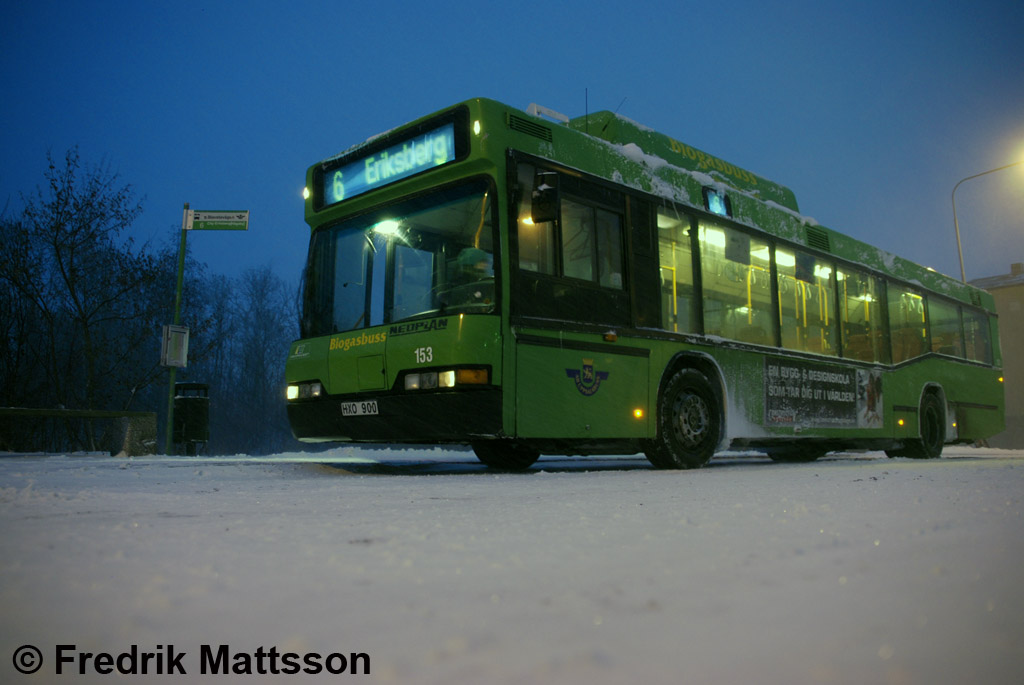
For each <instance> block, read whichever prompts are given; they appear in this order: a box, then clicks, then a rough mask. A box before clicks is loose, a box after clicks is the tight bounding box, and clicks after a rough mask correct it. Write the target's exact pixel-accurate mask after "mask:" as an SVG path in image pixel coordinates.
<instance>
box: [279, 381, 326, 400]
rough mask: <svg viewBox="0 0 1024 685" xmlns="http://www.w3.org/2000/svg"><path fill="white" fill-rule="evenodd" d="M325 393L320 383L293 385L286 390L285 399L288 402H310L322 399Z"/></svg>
mask: <svg viewBox="0 0 1024 685" xmlns="http://www.w3.org/2000/svg"><path fill="white" fill-rule="evenodd" d="M323 392H324V386H323V385H321V384H320V381H312V382H310V383H292V384H289V385H288V387H287V389H286V390H285V397H287V398H288V400H289V401H290V400H308V399H316V398H317V397H320V395H322V394H323Z"/></svg>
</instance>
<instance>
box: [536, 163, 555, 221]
mask: <svg viewBox="0 0 1024 685" xmlns="http://www.w3.org/2000/svg"><path fill="white" fill-rule="evenodd" d="M557 217H558V174H556V173H555V172H553V171H539V172H537V174H536V175H535V176H534V177H533V198H532V201H531V203H530V218H531V219H532V220H533V223H535V224H543V223H547V222H548V221H554V220H555V219H556V218H557Z"/></svg>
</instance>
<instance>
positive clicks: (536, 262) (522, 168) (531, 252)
mask: <svg viewBox="0 0 1024 685" xmlns="http://www.w3.org/2000/svg"><path fill="white" fill-rule="evenodd" d="M544 178H545V177H544V176H538V175H537V174H536V169H535V168H534V166H533V165H532V164H520V165H519V196H520V200H519V211H518V215H517V216H518V229H519V230H518V232H517V233H518V240H519V268H520V269H524V270H526V271H534V272H536V273H541V274H547V275H549V276H554V275H555V237H554V221H544V222H535V221H534V219H533V215H534V211H533V209H534V208H533V198H534V196H535V195H537V196H538V197H542V196H544V195H543V193H542V192H541V191H539V190H538V189H536V188H534V185H535V184H536V183H543V180H544Z"/></svg>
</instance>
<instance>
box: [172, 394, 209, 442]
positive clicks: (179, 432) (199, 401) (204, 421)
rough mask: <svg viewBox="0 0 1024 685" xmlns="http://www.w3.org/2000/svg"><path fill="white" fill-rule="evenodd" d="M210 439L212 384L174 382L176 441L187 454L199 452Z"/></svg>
mask: <svg viewBox="0 0 1024 685" xmlns="http://www.w3.org/2000/svg"><path fill="white" fill-rule="evenodd" d="M209 439H210V386H209V385H208V384H206V383H175V384H174V443H175V444H176V445H181V446H182V449H183V451H184V453H185V454H189V455H195V454H198V453H199V449H200V447H201V446H202V445H205V444H206V442H207V441H208V440H209Z"/></svg>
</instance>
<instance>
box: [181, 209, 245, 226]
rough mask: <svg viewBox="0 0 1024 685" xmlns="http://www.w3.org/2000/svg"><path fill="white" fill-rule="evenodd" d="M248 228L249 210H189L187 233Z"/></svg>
mask: <svg viewBox="0 0 1024 685" xmlns="http://www.w3.org/2000/svg"><path fill="white" fill-rule="evenodd" d="M248 228H249V210H248V209H244V210H238V211H231V210H205V211H204V210H201V209H196V210H190V211H189V216H188V221H187V222H186V227H185V230H187V231H245V230H247V229H248Z"/></svg>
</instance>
